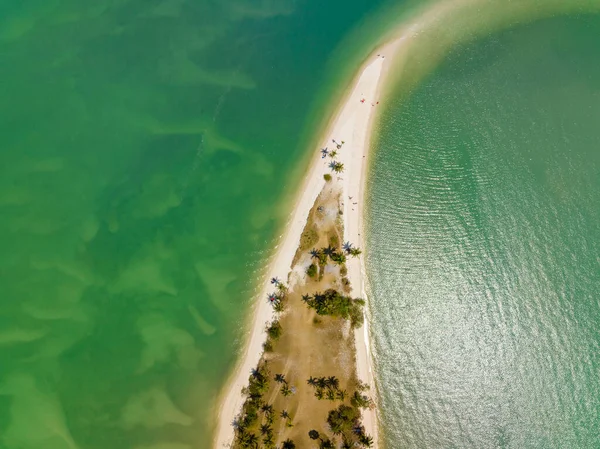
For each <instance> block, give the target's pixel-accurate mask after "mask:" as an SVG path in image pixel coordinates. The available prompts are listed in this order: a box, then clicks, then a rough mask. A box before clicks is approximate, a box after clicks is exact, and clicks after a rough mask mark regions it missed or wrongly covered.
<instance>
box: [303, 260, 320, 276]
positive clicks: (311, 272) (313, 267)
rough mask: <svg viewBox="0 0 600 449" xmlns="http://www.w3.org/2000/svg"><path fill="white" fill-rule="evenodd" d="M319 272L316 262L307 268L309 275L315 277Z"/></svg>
mask: <svg viewBox="0 0 600 449" xmlns="http://www.w3.org/2000/svg"><path fill="white" fill-rule="evenodd" d="M317 272H318V270H317V266H316V265H315V264H314V263H311V264H310V266H309V267H308V268H307V270H306V274H307V275H308V277H310V278H313V279H314V278H315V276H316V275H317Z"/></svg>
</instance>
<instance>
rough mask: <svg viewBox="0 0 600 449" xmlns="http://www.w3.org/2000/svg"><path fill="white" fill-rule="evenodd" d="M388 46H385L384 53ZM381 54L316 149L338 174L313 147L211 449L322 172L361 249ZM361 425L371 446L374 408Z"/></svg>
mask: <svg viewBox="0 0 600 449" xmlns="http://www.w3.org/2000/svg"><path fill="white" fill-rule="evenodd" d="M392 48H393V47H391V46H390V47H388V49H390V50H391V49H392ZM385 53H386V49H385V48H384V49H382V50H381V51H380V52H379V56H377V55H374V56H372V57H371V58H370V59H369V60H368V61H367V63H366V64H365V66H364V68H363V70H362V71H361V72H360V74H359V76H358V78H357V79H356V81H355V82H354V84H353V86H352V88H351V91H350V94H349V95H348V97H347V98H346V99H345V102H344V103H343V105H342V107H341V109H340V110H339V112H338V114H337V116H336V118H335V120H334V121H333V123H332V125H331V127H330V129H329V130H328V131H327V133H326V137H325V138H324V139H323V141H322V146H321V148H325V147H327V148H328V149H329V150H332V151H333V150H337V153H338V154H337V157H336V160H337V161H338V162H339V163H341V164H343V165H344V171H343V172H342V173H340V174H337V173H335V172H332V171H331V169H330V167H329V165H330V163H331V161H332V159H331V158H330V157H324V158H323V157H322V156H321V153H320V152H319V151H318V149H315V159H314V161H313V163H312V164H311V167H310V170H309V173H308V175H307V177H306V178H305V180H304V183H303V187H302V189H301V191H300V195H299V198H298V200H297V202H296V205H295V208H294V210H293V212H292V215H291V218H290V221H289V222H288V225H287V227H286V230H285V233H284V235H283V236H282V238H281V240H280V244H279V245H278V246H277V249H276V252H275V255H274V257H273V259H272V261H271V263H270V266H269V270H268V273H267V276H268V277H267V279H265V282H264V285H263V288H262V289H261V292H260V294H259V296H258V299H257V304H256V306H255V307H256V308H255V310H254V314H253V321H252V326H251V328H250V333H249V335H248V340H247V341H248V344H247V346H246V349H245V351H244V354H243V356H242V357H241V360H240V363H239V365H238V368H237V369H236V371H235V373H234V376H233V378H232V380H231V381H230V383H229V384H228V385H227V388H226V393H225V395H224V397H223V401H222V404H221V409H220V411H219V418H218V427H217V433H216V439H215V447H217V448H222V447H227V446H229V445H230V444H231V442H232V440H233V438H234V431H233V427H232V422H233V421H234V419H235V417H236V416H237V415H238V414H239V412H240V410H241V408H242V405H243V403H244V400H245V398H244V397H243V396H242V393H241V391H242V388H244V386H246V384H247V382H248V375H249V373H250V371H251V370H252V369H253V368H255V367H256V366H257V364H258V362H259V360H260V357H261V355H262V352H263V349H262V345H263V343H264V341H265V333H264V329H265V324H266V323H267V322H269V321H270V320H271V319H272V317H273V311H272V308H271V306H270V305H269V304H268V302H267V301H266V297H267V294H268V293H269V292H270V291H271V290H272V287H273V286H272V285H271V283H270V279H271V278H272V277H277V278H279V279H281V280H287V279H288V274H289V272H290V268H291V265H292V261H293V259H294V255H295V253H296V250H297V249H298V245H299V242H300V237H301V234H302V231H303V229H304V226H305V224H306V221H307V217H308V215H309V212H310V210H311V208H312V207H313V205H314V203H315V201H316V199H317V197H318V195H319V193H320V192H321V191H322V190H323V187H324V186H325V180H324V178H323V175H325V174H326V173H330V174H331V176H332V177H333V180H332V184H337V185H341V198H342V204H343V217H344V239H345V240H348V241H350V242H352V243H353V244H354V245H355V246H361V245H362V236H361V234H362V233H361V227H362V218H361V213H362V198H363V185H364V175H365V165H366V160H367V157H366V156H367V153H368V143H369V142H368V136H369V129H370V127H371V125H372V121H373V117H374V114H375V111H376V109H377V108H378V104H377V102H378V101H380V100H379V99H378V98H377V95H378V92H379V88H380V85H381V81H382V75H383V74H384V67H385V62H386V59H385ZM388 53H389V52H388ZM334 141H335V142H341V141H344V145H343V146H342V148H340V149H337V148H336V146H337V145H336V144H335V143H334ZM354 203H356V204H354ZM347 266H348V278H349V280H350V282H351V284H352V287H353V295H354V296H362V297H364V291H363V282H362V266H361V262H360V259H349V260H348V262H347ZM367 323H368V320H365V326H364V328H362V329H358V330H356V332H355V341H356V358H357V370H358V373H357V374H358V378H359V379H360V380H361V381H363V382H365V383H367V384H369V385H371V386H372V392H373V391H374V379H373V373H372V368H371V359H370V355H369V349H368V325H367ZM371 394H372V393H371ZM363 424H364V426H365V430H366V431H367V432H368V433H369V434H370V435H372V436H373V437H374V439H375V445H376V444H377V443H376V441H377V419H376V412H375V411H374V410H367V411H366V412H364V413H363Z"/></svg>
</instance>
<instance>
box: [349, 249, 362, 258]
mask: <svg viewBox="0 0 600 449" xmlns="http://www.w3.org/2000/svg"><path fill="white" fill-rule="evenodd" d="M361 254H362V251H361V250H360V249H358V248H352V249H351V250H350V255H351V256H352V257H358V256H360V255H361Z"/></svg>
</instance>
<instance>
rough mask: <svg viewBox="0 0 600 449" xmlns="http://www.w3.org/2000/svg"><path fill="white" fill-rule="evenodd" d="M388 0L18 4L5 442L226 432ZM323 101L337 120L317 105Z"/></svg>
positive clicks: (4, 322) (11, 28) (108, 442)
mask: <svg viewBox="0 0 600 449" xmlns="http://www.w3.org/2000/svg"><path fill="white" fill-rule="evenodd" d="M378 4H379V2H373V1H372V0H368V1H367V0H364V1H363V0H360V1H352V2H347V1H345V0H331V1H328V2H321V1H317V0H302V1H297V0H264V1H255V0H228V1H207V0H143V1H142V0H111V1H91V2H85V1H83V2H82V1H79V0H24V1H17V0H5V1H3V2H1V4H0V99H1V105H0V145H1V151H0V448H2V449H76V448H77V449H108V448H110V449H142V448H145V449H186V448H193V449H196V448H207V447H209V443H210V440H211V426H212V424H213V422H212V420H213V418H214V409H213V408H214V406H215V405H216V399H217V395H218V392H219V390H220V389H221V387H222V386H223V383H224V382H225V380H226V378H227V376H228V375H229V372H230V370H231V369H232V366H233V363H234V362H235V359H236V351H237V350H239V347H240V339H241V337H242V330H241V329H242V327H243V326H242V324H243V323H244V320H245V318H246V315H247V313H248V310H249V305H250V300H251V299H252V294H253V291H254V290H253V289H254V286H255V283H256V277H257V275H258V273H259V272H260V270H261V269H262V267H263V266H264V265H265V259H266V257H267V255H268V254H269V252H270V251H271V249H272V247H273V239H274V238H275V236H276V235H277V233H278V232H279V230H280V228H281V226H282V224H283V223H284V221H285V213H286V212H287V211H288V208H289V206H288V205H285V203H284V201H283V199H284V194H285V192H288V193H289V192H293V191H294V190H295V188H296V187H297V186H298V184H299V180H300V176H301V175H302V169H303V168H304V167H305V166H306V162H307V161H306V155H307V153H306V150H307V143H308V141H309V138H312V137H313V135H314V133H315V131H316V130H317V129H318V128H319V127H321V126H322V122H323V118H324V117H325V112H324V111H326V110H327V108H328V105H327V104H324V103H323V101H324V99H326V98H328V97H329V96H331V92H333V91H335V90H337V89H338V88H339V87H338V84H337V81H339V80H340V79H344V77H347V76H348V75H349V74H350V73H351V72H352V71H353V70H354V69H355V67H356V60H348V61H346V62H344V61H342V62H341V63H339V64H337V65H336V66H335V67H332V66H330V65H328V64H330V61H331V60H332V59H331V58H332V57H333V56H334V55H335V50H336V48H337V47H338V46H339V45H340V44H341V42H342V40H343V39H344V38H345V36H347V34H348V33H349V32H350V30H352V29H354V28H355V27H357V26H359V25H360V24H361V22H362V20H364V18H365V17H367V16H368V15H369V14H370V13H371V11H374V10H375V9H376V8H377V7H378ZM319 119H320V120H319Z"/></svg>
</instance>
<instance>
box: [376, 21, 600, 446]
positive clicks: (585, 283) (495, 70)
mask: <svg viewBox="0 0 600 449" xmlns="http://www.w3.org/2000/svg"><path fill="white" fill-rule="evenodd" d="M421 57H426V56H423V55H421ZM418 60H419V58H418V57H417V58H416V59H415V61H417V62H418ZM599 125H600V16H569V17H556V18H551V19H545V20H540V21H537V22H533V23H529V24H526V25H520V26H513V27H511V28H510V29H508V30H504V31H501V32H498V33H495V34H492V35H491V36H487V37H483V38H481V39H480V40H478V41H475V42H469V43H464V44H461V45H458V46H456V47H454V48H453V49H452V50H451V51H450V52H449V53H448V54H447V55H446V56H445V58H444V59H443V61H442V62H441V64H440V65H439V66H438V67H437V69H436V70H435V71H434V72H433V73H431V74H430V75H429V76H427V77H426V78H425V79H423V80H422V82H421V83H420V84H419V85H418V86H416V87H414V88H412V89H411V90H410V91H409V92H406V91H404V92H400V93H397V95H396V96H395V97H393V98H391V99H390V104H389V105H388V107H387V109H386V110H385V112H384V113H383V115H382V117H381V120H380V124H379V126H380V129H379V134H378V138H377V140H376V142H375V144H374V151H375V155H374V160H373V163H372V165H371V169H370V173H369V196H368V203H367V208H368V213H367V215H368V217H367V225H368V226H367V227H368V238H367V243H368V245H367V248H368V250H367V267H368V272H369V280H370V286H371V291H372V295H371V300H372V304H371V312H372V315H373V322H372V326H371V329H372V332H373V334H374V340H375V342H374V344H375V348H374V350H375V361H376V369H377V372H378V375H379V385H378V388H379V393H380V399H381V414H382V424H383V430H384V434H385V436H384V439H385V443H386V447H388V448H394V449H395V448H411V449H412V448H415V449H417V448H418V449H434V448H440V449H441V448H460V449H466V448H474V449H475V448H477V449H483V448H490V449H491V448H498V449H501V448H502V449H504V448H514V449H525V448H527V449H529V448H532V449H533V448H536V449H537V448H539V449H566V448H574V449H575V448H577V449H596V448H599V447H600V414H599V412H600V127H599Z"/></svg>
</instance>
